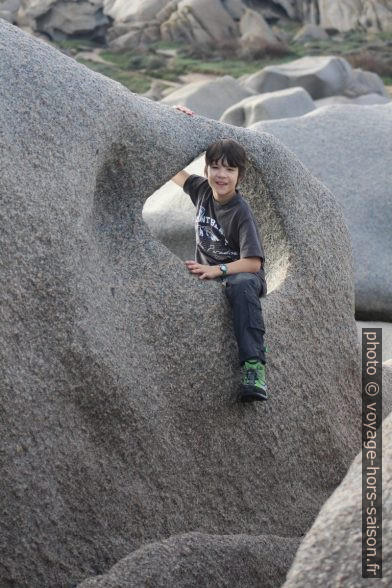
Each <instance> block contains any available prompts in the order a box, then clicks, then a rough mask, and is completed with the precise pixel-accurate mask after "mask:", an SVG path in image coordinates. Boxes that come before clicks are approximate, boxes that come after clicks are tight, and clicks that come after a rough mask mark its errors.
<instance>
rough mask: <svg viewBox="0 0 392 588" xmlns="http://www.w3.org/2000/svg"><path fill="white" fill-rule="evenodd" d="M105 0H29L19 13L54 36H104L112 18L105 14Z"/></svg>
mask: <svg viewBox="0 0 392 588" xmlns="http://www.w3.org/2000/svg"><path fill="white" fill-rule="evenodd" d="M102 8H103V0H82V1H81V2H67V1H66V0H65V1H64V0H45V1H42V0H34V1H33V2H30V3H29V2H28V3H27V4H26V6H25V8H24V10H22V11H21V14H20V15H19V16H18V20H19V19H20V20H21V21H22V20H26V21H27V22H29V23H30V25H31V26H32V27H33V28H34V30H36V31H38V32H40V33H45V34H46V35H49V37H50V38H51V39H53V40H63V39H65V38H66V37H67V36H72V35H77V36H85V37H86V36H89V37H91V38H94V37H96V36H101V37H104V35H105V32H106V29H107V28H108V26H109V24H110V19H109V18H108V17H107V16H106V15H104V14H103V12H102Z"/></svg>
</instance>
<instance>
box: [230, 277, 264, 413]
mask: <svg viewBox="0 0 392 588" xmlns="http://www.w3.org/2000/svg"><path fill="white" fill-rule="evenodd" d="M224 283H225V286H226V287H225V292H226V295H227V298H228V300H229V303H230V306H231V308H232V315H233V325H234V333H235V336H236V339H237V344H238V353H239V358H240V362H241V365H242V366H243V368H242V369H243V379H242V390H241V395H240V397H239V399H240V400H241V401H242V402H252V401H254V400H267V398H268V397H267V386H266V383H265V367H264V366H265V363H266V358H265V347H264V333H265V327H264V320H263V314H262V310H261V304H260V298H259V297H260V296H261V295H262V294H263V289H264V287H265V286H264V284H263V282H262V281H261V279H260V278H259V277H258V276H257V275H255V274H252V273H239V274H233V275H231V276H227V278H225V280H224Z"/></svg>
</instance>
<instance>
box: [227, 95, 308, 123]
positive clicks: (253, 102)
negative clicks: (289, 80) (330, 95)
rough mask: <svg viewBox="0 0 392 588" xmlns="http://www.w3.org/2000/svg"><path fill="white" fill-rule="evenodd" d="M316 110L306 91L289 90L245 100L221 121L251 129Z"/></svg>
mask: <svg viewBox="0 0 392 588" xmlns="http://www.w3.org/2000/svg"><path fill="white" fill-rule="evenodd" d="M315 108H316V107H315V104H314V102H313V100H312V98H311V97H310V96H309V94H308V93H307V91H306V90H304V89H303V88H298V87H297V88H289V89H288V90H280V91H277V92H265V94H257V95H256V96H249V97H248V98H244V99H243V100H241V101H240V102H237V103H236V104H234V105H233V106H230V108H228V109H227V110H225V112H224V113H223V114H222V116H221V118H220V120H221V121H222V122H224V123H227V124H229V125H236V126H239V127H249V126H250V125H252V124H255V123H257V122H259V121H262V120H269V119H277V118H290V117H293V116H302V115H303V114H306V113H308V112H311V111H312V110H314V109H315Z"/></svg>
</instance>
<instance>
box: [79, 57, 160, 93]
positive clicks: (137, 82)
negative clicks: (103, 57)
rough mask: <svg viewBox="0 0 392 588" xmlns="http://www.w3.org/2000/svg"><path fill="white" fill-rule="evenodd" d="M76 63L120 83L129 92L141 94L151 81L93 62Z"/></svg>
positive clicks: (80, 61)
mask: <svg viewBox="0 0 392 588" xmlns="http://www.w3.org/2000/svg"><path fill="white" fill-rule="evenodd" d="M78 62H79V63H82V64H83V65H86V66H87V67H89V68H90V69H92V70H94V71H97V72H98V73H101V74H103V75H104V76H107V77H108V78H111V79H112V80H115V81H116V82H120V84H123V86H125V87H126V88H128V90H131V92H136V93H137V94H143V93H144V92H147V90H148V89H149V88H150V85H151V80H149V79H148V78H146V76H144V75H142V74H140V73H137V72H130V71H123V70H122V69H120V68H116V67H111V66H110V65H105V64H104V63H97V62H95V61H87V60H85V59H78Z"/></svg>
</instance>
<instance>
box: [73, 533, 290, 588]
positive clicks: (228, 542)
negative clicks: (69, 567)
mask: <svg viewBox="0 0 392 588" xmlns="http://www.w3.org/2000/svg"><path fill="white" fill-rule="evenodd" d="M298 545H299V540H297V539H291V538H288V537H275V536H273V535H271V536H268V537H265V536H263V535H261V536H260V535H257V536H255V537H251V536H249V535H207V534H205V533H197V532H194V533H187V534H184V535H179V536H175V537H170V539H166V540H164V541H162V542H159V543H158V542H157V543H152V544H150V545H146V546H144V547H141V548H140V549H138V550H137V551H135V552H134V553H132V554H131V555H129V556H128V557H125V558H124V559H123V560H121V561H120V562H119V563H117V564H116V565H115V566H114V567H113V568H112V569H111V570H110V571H109V572H108V573H107V574H105V575H103V576H97V577H96V578H91V579H88V580H86V581H85V582H82V583H81V584H79V585H78V588H113V587H114V586H115V587H116V588H129V587H130V586H135V587H136V586H138V587H142V586H151V587H153V588H168V586H170V588H184V586H195V587H197V588H200V587H202V586H213V587H214V588H221V587H222V588H223V587H226V586H230V588H244V587H247V588H250V587H254V588H259V587H260V586H263V587H265V588H275V587H276V586H281V584H282V583H283V582H284V580H285V576H286V573H285V570H287V569H288V568H289V567H290V564H291V563H292V560H293V557H294V555H295V552H296V550H297V549H298Z"/></svg>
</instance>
